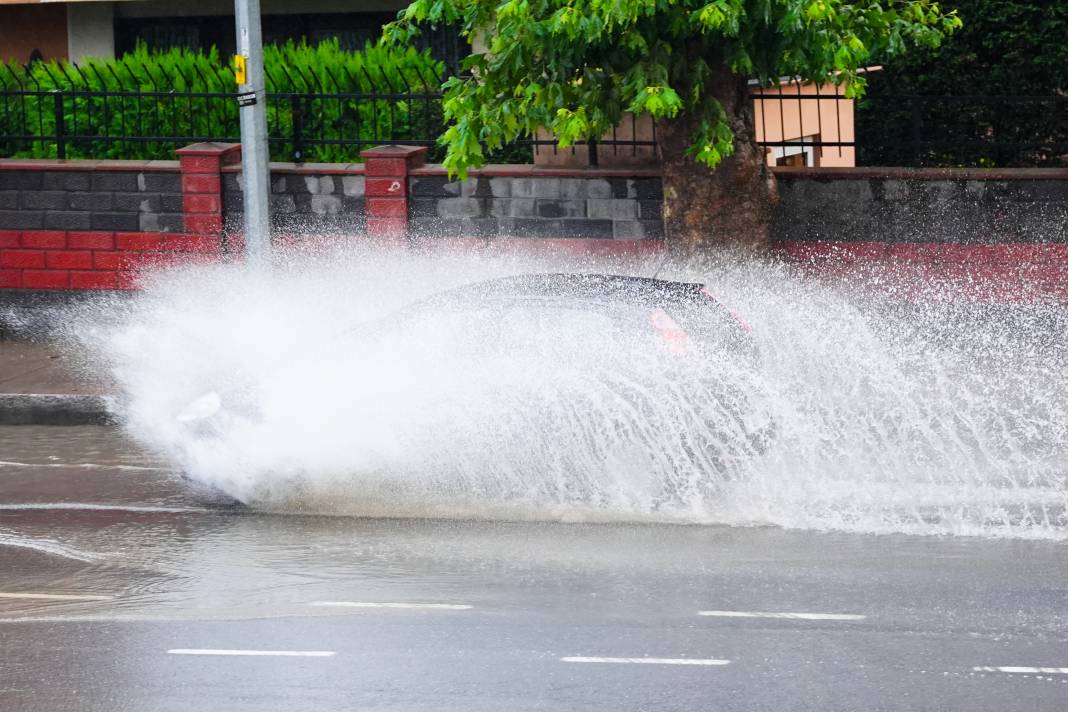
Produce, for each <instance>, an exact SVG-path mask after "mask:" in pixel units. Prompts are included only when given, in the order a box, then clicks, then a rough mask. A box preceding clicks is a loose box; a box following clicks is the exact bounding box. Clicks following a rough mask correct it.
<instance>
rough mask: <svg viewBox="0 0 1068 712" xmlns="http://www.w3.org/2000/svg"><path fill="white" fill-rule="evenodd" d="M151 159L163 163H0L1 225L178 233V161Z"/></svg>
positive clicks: (180, 214) (180, 212)
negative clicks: (121, 166) (118, 166)
mask: <svg viewBox="0 0 1068 712" xmlns="http://www.w3.org/2000/svg"><path fill="white" fill-rule="evenodd" d="M141 163H142V164H147V163H148V162H147V161H142V162H141ZM152 163H156V164H166V165H159V166H155V167H153V170H144V169H142V170H137V169H133V170H107V169H100V168H99V167H98V162H96V161H83V162H79V163H75V164H72V163H70V162H58V161H57V162H50V161H34V162H30V161H18V162H7V163H6V165H4V166H0V168H2V170H0V230H106V231H115V230H129V231H139V232H181V231H182V229H183V224H182V219H183V207H182V184H181V176H180V174H179V173H178V163H177V162H176V161H165V162H164V161H153V162H152ZM72 168H74V169H73V170H72Z"/></svg>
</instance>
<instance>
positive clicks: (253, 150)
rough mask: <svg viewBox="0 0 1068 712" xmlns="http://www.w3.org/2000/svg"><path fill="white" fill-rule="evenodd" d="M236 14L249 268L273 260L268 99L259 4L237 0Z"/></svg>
mask: <svg viewBox="0 0 1068 712" xmlns="http://www.w3.org/2000/svg"><path fill="white" fill-rule="evenodd" d="M234 14H235V15H236V17H237V53H238V55H239V56H241V57H243V58H244V60H243V61H244V65H245V77H244V80H245V82H244V84H240V85H239V86H238V92H239V95H238V103H239V104H240V108H239V109H238V111H239V113H240V115H241V172H242V175H243V176H244V208H245V256H246V258H247V259H248V262H249V264H253V263H264V262H267V261H268V260H269V258H270V252H271V230H270V216H269V213H268V204H267V198H268V196H269V192H268V184H269V181H270V178H269V173H268V170H269V169H268V167H267V105H266V101H267V96H266V89H265V84H264V75H263V35H262V32H261V30H260V0H234ZM238 61H239V62H241V61H242V60H240V59H239V60H238ZM239 78H240V73H239Z"/></svg>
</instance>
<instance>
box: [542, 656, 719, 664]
mask: <svg viewBox="0 0 1068 712" xmlns="http://www.w3.org/2000/svg"><path fill="white" fill-rule="evenodd" d="M560 661H561V662H565V663H616V664H620V665H629V664H632V663H634V664H638V665H729V664H730V662H731V661H730V660H721V659H717V658H600V657H586V656H570V657H566V658H560Z"/></svg>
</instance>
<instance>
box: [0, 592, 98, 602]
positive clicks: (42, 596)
mask: <svg viewBox="0 0 1068 712" xmlns="http://www.w3.org/2000/svg"><path fill="white" fill-rule="evenodd" d="M0 598H18V599H23V598H25V599H32V600H40V601H110V600H112V599H113V598H115V597H114V596H92V595H88V594H74V593H17V592H12V593H0Z"/></svg>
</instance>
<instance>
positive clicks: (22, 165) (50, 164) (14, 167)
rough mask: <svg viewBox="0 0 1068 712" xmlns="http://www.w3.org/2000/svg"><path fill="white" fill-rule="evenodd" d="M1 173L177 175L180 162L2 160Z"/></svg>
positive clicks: (74, 159) (0, 162)
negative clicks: (88, 172) (104, 172)
mask: <svg viewBox="0 0 1068 712" xmlns="http://www.w3.org/2000/svg"><path fill="white" fill-rule="evenodd" d="M0 171H91V172H94V173H99V172H102V171H111V172H136V173H177V172H178V171H179V164H178V161H149V160H143V161H142V160H132V161H131V160H116V159H99V160H98V159H86V158H72V159H67V160H57V159H54V158H0Z"/></svg>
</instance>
